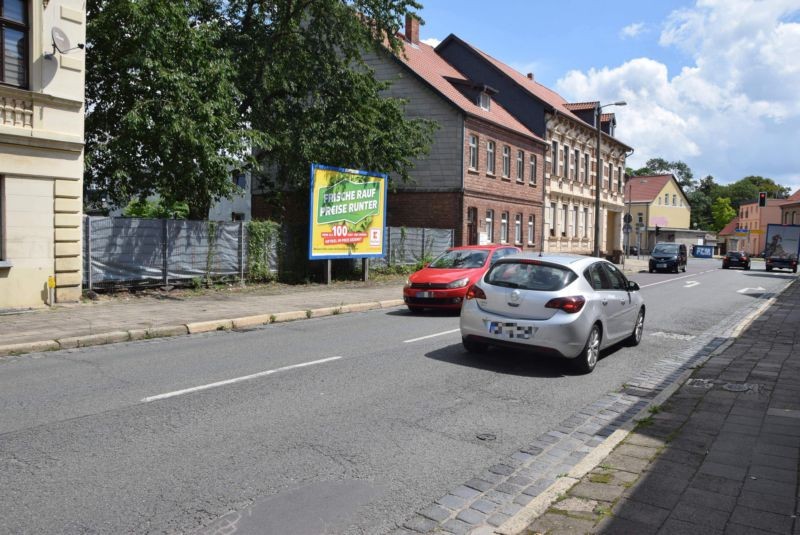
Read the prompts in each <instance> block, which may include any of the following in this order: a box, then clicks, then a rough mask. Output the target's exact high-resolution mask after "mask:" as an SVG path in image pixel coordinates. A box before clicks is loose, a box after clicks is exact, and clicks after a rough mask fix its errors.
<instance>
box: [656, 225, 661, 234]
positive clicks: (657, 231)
mask: <svg viewBox="0 0 800 535" xmlns="http://www.w3.org/2000/svg"><path fill="white" fill-rule="evenodd" d="M660 233H661V227H659V226H658V225H656V237H658V235H659V234H660Z"/></svg>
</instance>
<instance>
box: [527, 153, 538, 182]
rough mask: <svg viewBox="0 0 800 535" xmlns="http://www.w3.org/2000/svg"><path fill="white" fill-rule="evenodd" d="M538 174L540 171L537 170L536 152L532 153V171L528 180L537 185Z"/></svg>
mask: <svg viewBox="0 0 800 535" xmlns="http://www.w3.org/2000/svg"><path fill="white" fill-rule="evenodd" d="M537 174H538V173H537V172H536V155H535V154H531V173H530V177H529V178H528V181H529V182H530V183H531V184H532V185H534V186H535V185H536V175H537Z"/></svg>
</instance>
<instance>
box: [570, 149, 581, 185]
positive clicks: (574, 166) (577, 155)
mask: <svg viewBox="0 0 800 535" xmlns="http://www.w3.org/2000/svg"><path fill="white" fill-rule="evenodd" d="M580 164H581V153H580V152H579V151H578V149H575V154H574V156H573V160H572V180H578V174H579V173H578V167H580Z"/></svg>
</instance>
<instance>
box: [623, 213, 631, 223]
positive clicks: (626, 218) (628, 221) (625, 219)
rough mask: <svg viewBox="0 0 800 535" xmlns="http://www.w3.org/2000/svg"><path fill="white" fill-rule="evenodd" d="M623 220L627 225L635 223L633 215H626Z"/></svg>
mask: <svg viewBox="0 0 800 535" xmlns="http://www.w3.org/2000/svg"><path fill="white" fill-rule="evenodd" d="M622 220H623V221H625V222H626V223H630V222H631V221H633V217H632V216H631V214H625V217H623V218H622Z"/></svg>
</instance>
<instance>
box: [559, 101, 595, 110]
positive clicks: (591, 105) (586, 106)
mask: <svg viewBox="0 0 800 535" xmlns="http://www.w3.org/2000/svg"><path fill="white" fill-rule="evenodd" d="M599 104H600V101H598V100H595V101H594V102H567V103H566V104H564V107H565V108H567V109H568V110H570V111H576V110H593V109H595V108H596V107H597V106H598V105H599Z"/></svg>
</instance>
